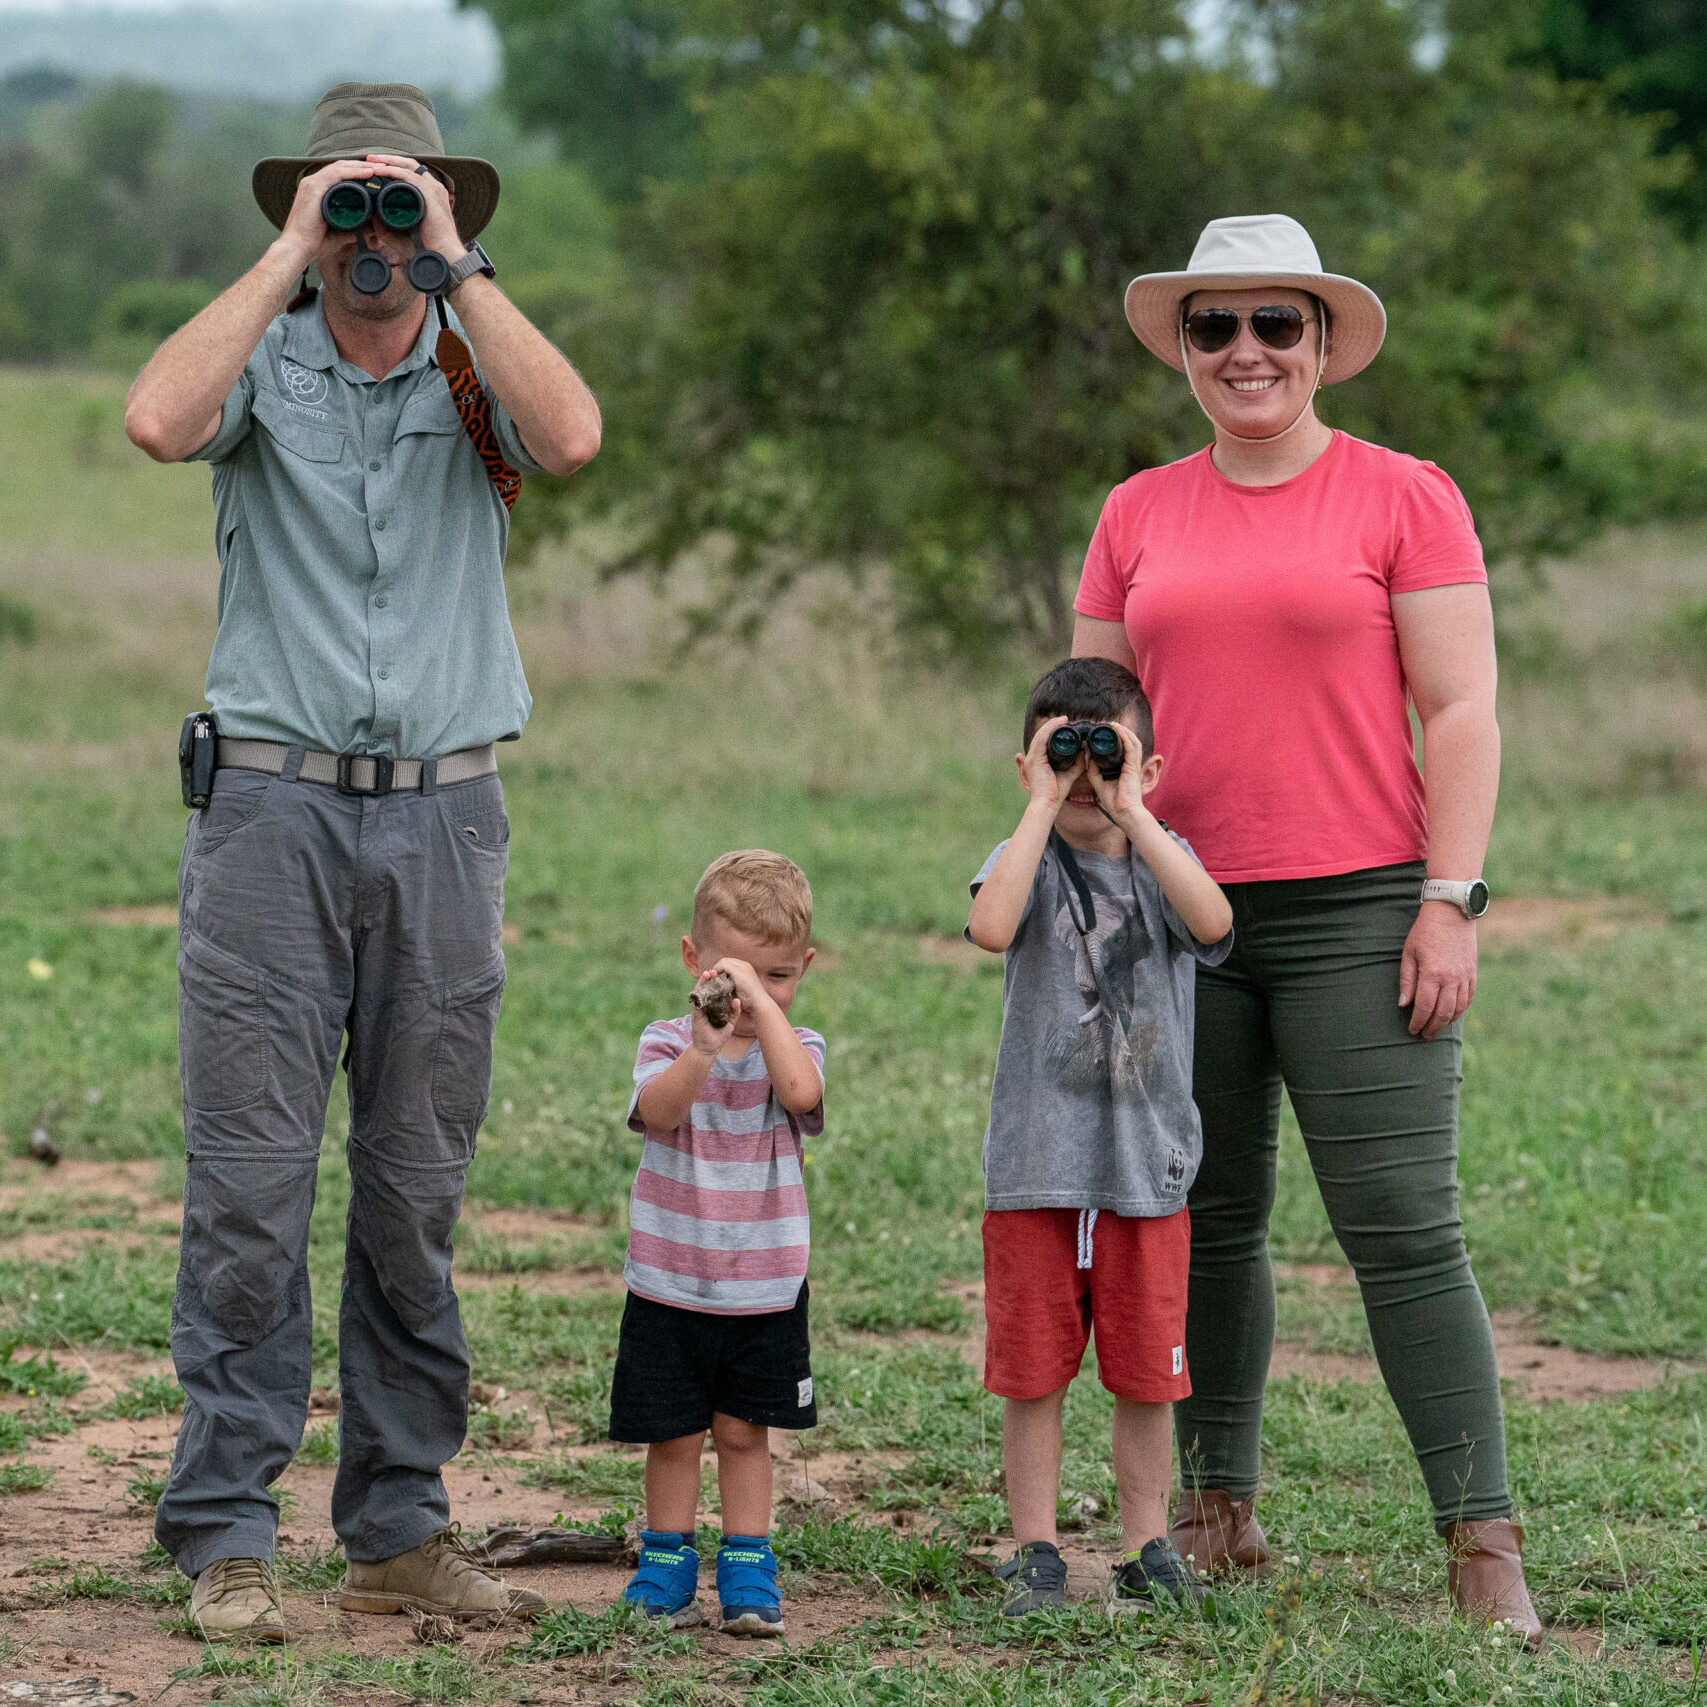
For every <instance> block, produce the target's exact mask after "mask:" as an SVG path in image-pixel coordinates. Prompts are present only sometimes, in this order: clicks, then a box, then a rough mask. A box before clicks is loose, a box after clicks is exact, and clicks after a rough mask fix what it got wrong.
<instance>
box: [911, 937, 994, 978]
mask: <svg viewBox="0 0 1707 1707" xmlns="http://www.w3.org/2000/svg"><path fill="white" fill-rule="evenodd" d="M917 946H918V951H919V958H920V959H921V960H928V961H931V962H932V963H933V964H934V965H937V966H957V967H959V968H960V970H961V971H962V972H976V971H977V970H978V969H979V967H981V966H987V965H990V964H992V963H993V962H994V960H995V956H994V955H992V954H990V953H989V952H988V951H987V950H985V949H982V948H980V947H979V946H978V945H977V943H975V942H968V941H967V940H966V938H965V937H962V936H922V937H919V938H918V939H917Z"/></svg>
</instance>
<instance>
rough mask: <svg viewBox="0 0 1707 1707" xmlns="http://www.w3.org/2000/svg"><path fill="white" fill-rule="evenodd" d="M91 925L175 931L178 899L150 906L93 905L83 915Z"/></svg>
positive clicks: (124, 928) (85, 921)
mask: <svg viewBox="0 0 1707 1707" xmlns="http://www.w3.org/2000/svg"><path fill="white" fill-rule="evenodd" d="M83 922H84V923H85V924H89V925H113V926H115V927H117V928H118V929H120V930H160V931H175V930H176V929H177V928H178V904H177V902H176V901H162V902H157V903H156V904H155V905H153V906H149V907H91V908H90V909H89V911H88V912H86V913H85V914H84V915H83Z"/></svg>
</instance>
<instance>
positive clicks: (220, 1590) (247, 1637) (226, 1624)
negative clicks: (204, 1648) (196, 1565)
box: [190, 1559, 285, 1642]
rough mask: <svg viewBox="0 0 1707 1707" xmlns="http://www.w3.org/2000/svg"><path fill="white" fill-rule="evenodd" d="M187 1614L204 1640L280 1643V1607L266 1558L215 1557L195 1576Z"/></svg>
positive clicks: (282, 1614)
mask: <svg viewBox="0 0 1707 1707" xmlns="http://www.w3.org/2000/svg"><path fill="white" fill-rule="evenodd" d="M190 1617H191V1618H192V1619H193V1620H194V1621H195V1625H196V1628H197V1629H198V1630H200V1631H201V1633H202V1639H203V1640H204V1641H208V1642H282V1641H283V1640H284V1639H285V1627H284V1607H283V1605H282V1604H281V1602H280V1600H279V1585H278V1580H277V1579H276V1578H275V1577H274V1575H273V1567H272V1565H271V1563H270V1562H269V1561H268V1560H266V1559H215V1560H214V1562H213V1563H212V1564H211V1565H209V1566H208V1568H207V1569H206V1570H205V1571H203V1572H202V1574H201V1575H200V1576H199V1577H197V1578H196V1586H195V1588H194V1589H193V1590H192V1591H191V1594H190Z"/></svg>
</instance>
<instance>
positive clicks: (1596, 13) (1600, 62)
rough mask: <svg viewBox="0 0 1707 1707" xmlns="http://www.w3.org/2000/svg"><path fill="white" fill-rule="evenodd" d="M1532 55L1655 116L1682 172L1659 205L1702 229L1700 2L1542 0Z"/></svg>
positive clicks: (1705, 212) (1704, 122) (1705, 191)
mask: <svg viewBox="0 0 1707 1707" xmlns="http://www.w3.org/2000/svg"><path fill="white" fill-rule="evenodd" d="M1529 53H1530V55H1531V56H1532V57H1533V58H1535V59H1536V60H1539V61H1540V62H1541V63H1543V64H1546V65H1550V66H1551V67H1552V68H1553V69H1554V70H1555V71H1556V72H1557V73H1558V74H1559V75H1560V76H1561V77H1570V78H1589V79H1592V80H1594V81H1595V82H1598V83H1603V84H1604V85H1605V86H1606V88H1607V91H1608V93H1609V94H1610V95H1611V97H1612V99H1613V100H1614V101H1615V102H1616V103H1617V104H1618V105H1619V106H1621V107H1623V108H1625V109H1626V110H1627V111H1629V112H1635V113H1654V114H1657V115H1659V119H1660V126H1659V137H1660V142H1661V144H1662V146H1664V147H1665V148H1667V149H1668V150H1676V151H1677V152H1678V153H1679V154H1680V155H1682V157H1683V163H1684V165H1685V167H1686V171H1685V174H1684V175H1683V176H1682V178H1681V179H1680V180H1679V181H1677V182H1676V183H1673V184H1670V185H1667V186H1666V188H1665V189H1664V191H1663V192H1662V194H1661V196H1660V198H1659V201H1660V205H1662V206H1663V207H1665V208H1666V209H1667V210H1668V211H1670V212H1671V213H1673V214H1675V215H1676V216H1678V217H1679V218H1680V219H1681V221H1682V222H1683V223H1684V225H1685V226H1686V227H1687V228H1688V229H1689V230H1692V231H1696V232H1699V231H1700V230H1702V228H1703V227H1704V226H1707V10H1704V9H1703V7H1702V6H1701V4H1700V0H1541V4H1540V6H1539V9H1538V11H1537V14H1536V18H1535V25H1534V35H1533V45H1532V46H1531V47H1530V49H1529Z"/></svg>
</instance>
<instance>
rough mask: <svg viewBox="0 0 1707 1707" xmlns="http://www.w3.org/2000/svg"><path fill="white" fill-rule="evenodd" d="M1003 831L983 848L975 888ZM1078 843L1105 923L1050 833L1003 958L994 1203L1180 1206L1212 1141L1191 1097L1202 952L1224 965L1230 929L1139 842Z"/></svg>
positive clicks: (993, 1123)
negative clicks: (1215, 935)
mask: <svg viewBox="0 0 1707 1707" xmlns="http://www.w3.org/2000/svg"><path fill="white" fill-rule="evenodd" d="M1168 833H1169V834H1170V835H1173V832H1172V831H1171V830H1170V831H1169V832H1168ZM1174 840H1175V841H1176V842H1178V843H1179V845H1180V846H1181V847H1182V848H1185V849H1186V851H1187V852H1188V853H1189V852H1190V851H1191V849H1190V846H1189V844H1187V843H1186V842H1185V840H1184V839H1183V838H1182V837H1179V836H1174ZM1007 845H1008V844H1007V843H1006V842H1003V843H1002V844H1001V846H1000V847H998V848H997V849H996V851H995V852H994V853H993V854H991V855H990V857H989V858H988V859H987V860H985V861H984V864H983V867H982V869H981V870H980V871H979V873H978V875H977V876H976V877H975V878H973V880H972V893H973V894H974V895H976V894H977V893H978V890H979V887H980V886H981V885H982V884H983V882H984V880H985V878H987V877H988V876H989V875H990V871H991V868H992V867H993V866H994V865H995V863H996V860H997V858H998V857H999V856H1000V854H1001V851H1002V848H1005V847H1006V846H1007ZM1071 857H1072V858H1073V859H1074V860H1076V862H1077V864H1078V867H1079V870H1080V872H1081V873H1082V874H1083V877H1084V881H1085V884H1086V886H1087V887H1088V889H1089V890H1090V894H1091V898H1092V901H1093V904H1094V910H1095V924H1094V925H1093V926H1092V927H1091V929H1090V930H1088V931H1086V930H1085V929H1084V928H1083V927H1084V925H1085V924H1086V918H1085V913H1084V909H1083V907H1082V905H1081V902H1080V899H1079V896H1078V894H1077V892H1076V889H1075V887H1074V885H1073V882H1072V880H1071V878H1070V876H1069V875H1068V872H1067V869H1066V867H1065V865H1064V864H1063V862H1062V860H1061V857H1060V855H1059V853H1058V851H1057V843H1056V841H1055V839H1053V838H1052V839H1051V841H1050V845H1049V847H1048V848H1046V849H1045V851H1044V854H1043V857H1042V859H1040V860H1039V861H1038V865H1037V876H1036V878H1035V879H1034V880H1033V882H1032V886H1031V896H1030V898H1029V900H1028V901H1027V902H1026V908H1025V912H1024V913H1023V914H1022V915H1021V918H1020V922H1019V929H1018V930H1017V931H1016V932H1015V933H1014V939H1013V942H1012V943H1011V944H1010V945H1009V947H1008V951H1007V954H1006V956H1005V957H1004V962H1005V964H1004V970H1003V974H1002V1042H1001V1047H1000V1049H999V1050H998V1051H997V1054H996V1081H995V1087H994V1089H993V1091H992V1093H991V1097H990V1124H989V1127H988V1129H987V1130H986V1132H985V1134H984V1202H985V1206H986V1207H987V1208H989V1209H1107V1210H1111V1211H1112V1212H1113V1213H1114V1214H1116V1215H1150V1216H1155V1215H1172V1214H1173V1213H1174V1212H1175V1211H1176V1210H1178V1209H1180V1208H1182V1207H1183V1206H1184V1204H1185V1194H1186V1190H1187V1188H1188V1187H1189V1186H1190V1185H1191V1182H1192V1180H1193V1179H1194V1178H1195V1177H1196V1175H1197V1164H1198V1162H1199V1160H1200V1159H1201V1157H1202V1154H1203V1132H1202V1128H1201V1126H1200V1125H1199V1123H1198V1118H1197V1108H1196V1105H1195V1104H1194V1103H1193V1102H1192V1100H1191V1050H1192V1020H1193V992H1194V986H1195V981H1196V973H1197V963H1198V961H1200V960H1201V961H1202V962H1203V963H1204V964H1205V965H1206V966H1218V965H1220V963H1221V962H1222V961H1223V960H1225V959H1226V958H1227V955H1228V953H1229V952H1230V951H1231V949H1232V946H1233V933H1232V932H1231V931H1229V932H1228V933H1227V935H1226V936H1225V937H1223V938H1222V939H1221V941H1220V942H1217V943H1212V944H1210V943H1200V942H1198V941H1196V940H1195V939H1194V938H1193V936H1192V934H1191V932H1190V931H1189V930H1188V929H1187V928H1186V924H1185V921H1184V920H1183V919H1182V918H1181V917H1180V916H1179V913H1178V912H1177V911H1176V910H1175V908H1174V906H1173V904H1172V903H1171V902H1170V901H1169V900H1168V898H1167V897H1166V896H1165V895H1164V894H1163V893H1162V889H1161V885H1160V884H1159V883H1158V882H1157V881H1156V876H1155V873H1154V872H1152V871H1151V870H1150V868H1149V866H1147V865H1146V864H1145V863H1144V861H1143V860H1142V859H1141V858H1140V857H1139V856H1138V854H1137V853H1136V852H1135V851H1134V850H1132V849H1131V848H1128V849H1127V851H1126V852H1125V853H1124V854H1116V855H1110V854H1095V853H1080V852H1077V851H1076V850H1074V851H1072V853H1071ZM1193 857H1194V858H1195V857H1196V856H1195V855H1194V856H1193Z"/></svg>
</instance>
